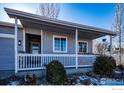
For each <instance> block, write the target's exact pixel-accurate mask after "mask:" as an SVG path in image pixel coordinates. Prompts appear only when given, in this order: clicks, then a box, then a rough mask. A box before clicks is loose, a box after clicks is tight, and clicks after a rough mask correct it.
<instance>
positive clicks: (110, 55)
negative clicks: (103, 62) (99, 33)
mask: <svg viewBox="0 0 124 93" xmlns="http://www.w3.org/2000/svg"><path fill="white" fill-rule="evenodd" d="M110 56H112V35H110Z"/></svg>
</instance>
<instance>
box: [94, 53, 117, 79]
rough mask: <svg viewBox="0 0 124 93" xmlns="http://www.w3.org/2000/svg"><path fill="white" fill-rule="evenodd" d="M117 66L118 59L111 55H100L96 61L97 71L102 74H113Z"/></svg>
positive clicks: (95, 67) (95, 69)
mask: <svg viewBox="0 0 124 93" xmlns="http://www.w3.org/2000/svg"><path fill="white" fill-rule="evenodd" d="M115 68H116V61H115V59H114V58H113V57H109V56H102V55H101V56H98V57H97V58H96V61H95V63H94V71H95V73H96V74H99V75H102V76H109V77H110V76H113V74H114V69H115Z"/></svg>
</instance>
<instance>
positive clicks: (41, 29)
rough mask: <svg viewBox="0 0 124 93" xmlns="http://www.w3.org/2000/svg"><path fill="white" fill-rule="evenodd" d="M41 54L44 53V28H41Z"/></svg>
mask: <svg viewBox="0 0 124 93" xmlns="http://www.w3.org/2000/svg"><path fill="white" fill-rule="evenodd" d="M41 54H43V30H42V29H41Z"/></svg>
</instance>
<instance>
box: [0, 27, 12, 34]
mask: <svg viewBox="0 0 124 93" xmlns="http://www.w3.org/2000/svg"><path fill="white" fill-rule="evenodd" d="M0 33H5V34H14V28H11V27H4V26H0Z"/></svg>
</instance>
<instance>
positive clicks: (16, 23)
mask: <svg viewBox="0 0 124 93" xmlns="http://www.w3.org/2000/svg"><path fill="white" fill-rule="evenodd" d="M17 25H18V19H17V17H15V43H14V45H15V73H17V72H18V70H17V53H18V50H17V31H18V26H17Z"/></svg>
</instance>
